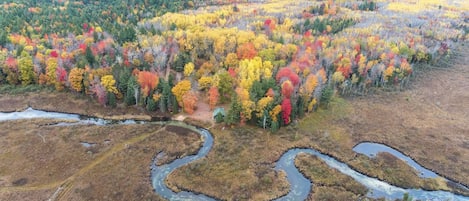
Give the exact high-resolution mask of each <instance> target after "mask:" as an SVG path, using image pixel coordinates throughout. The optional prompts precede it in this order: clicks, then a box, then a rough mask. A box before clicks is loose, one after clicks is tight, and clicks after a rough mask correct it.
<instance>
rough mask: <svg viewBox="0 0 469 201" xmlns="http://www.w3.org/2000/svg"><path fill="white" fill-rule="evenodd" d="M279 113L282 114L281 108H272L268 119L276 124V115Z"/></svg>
mask: <svg viewBox="0 0 469 201" xmlns="http://www.w3.org/2000/svg"><path fill="white" fill-rule="evenodd" d="M280 112H282V106H280V105H276V106H275V107H274V109H272V110H271V111H270V112H269V114H270V118H272V122H277V121H278V118H277V117H278V114H280Z"/></svg>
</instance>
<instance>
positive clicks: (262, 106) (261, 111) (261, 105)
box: [256, 96, 274, 117]
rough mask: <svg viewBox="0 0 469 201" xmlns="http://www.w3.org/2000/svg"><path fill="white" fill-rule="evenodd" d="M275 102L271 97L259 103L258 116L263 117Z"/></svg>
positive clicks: (264, 98) (262, 99)
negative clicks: (266, 109) (268, 107)
mask: <svg viewBox="0 0 469 201" xmlns="http://www.w3.org/2000/svg"><path fill="white" fill-rule="evenodd" d="M273 101H274V98H273V97H270V96H267V97H263V98H261V99H260V100H259V101H257V107H256V112H257V113H256V116H257V117H262V115H264V110H265V108H266V107H267V106H268V105H269V104H270V103H272V102H273Z"/></svg>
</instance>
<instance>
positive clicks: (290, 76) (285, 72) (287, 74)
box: [275, 67, 300, 86]
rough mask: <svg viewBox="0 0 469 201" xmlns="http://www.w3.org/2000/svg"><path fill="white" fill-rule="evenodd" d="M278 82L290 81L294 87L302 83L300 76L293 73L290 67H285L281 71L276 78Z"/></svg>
mask: <svg viewBox="0 0 469 201" xmlns="http://www.w3.org/2000/svg"><path fill="white" fill-rule="evenodd" d="M275 78H276V79H277V82H283V81H285V80H290V81H291V83H292V84H293V86H296V85H298V84H299V83H300V77H299V76H298V74H296V73H295V72H293V71H292V69H291V68H289V67H284V68H282V69H280V70H279V71H278V73H277V76H276V77H275Z"/></svg>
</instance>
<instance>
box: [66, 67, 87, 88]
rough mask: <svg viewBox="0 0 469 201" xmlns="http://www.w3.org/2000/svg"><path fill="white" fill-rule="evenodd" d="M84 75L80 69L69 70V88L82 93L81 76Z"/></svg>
mask: <svg viewBox="0 0 469 201" xmlns="http://www.w3.org/2000/svg"><path fill="white" fill-rule="evenodd" d="M84 73H85V70H84V69H81V68H72V70H70V74H69V78H68V80H69V81H70V87H71V88H72V89H73V90H75V91H76V92H82V91H83V74H84Z"/></svg>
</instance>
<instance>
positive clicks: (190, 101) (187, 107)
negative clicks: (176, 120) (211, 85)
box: [182, 91, 198, 114]
mask: <svg viewBox="0 0 469 201" xmlns="http://www.w3.org/2000/svg"><path fill="white" fill-rule="evenodd" d="M182 98H183V100H182V103H183V109H184V112H186V113H187V114H193V113H194V111H195V109H196V106H197V101H198V98H197V95H196V94H195V93H194V92H193V91H190V92H188V93H186V94H184V96H182Z"/></svg>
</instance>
